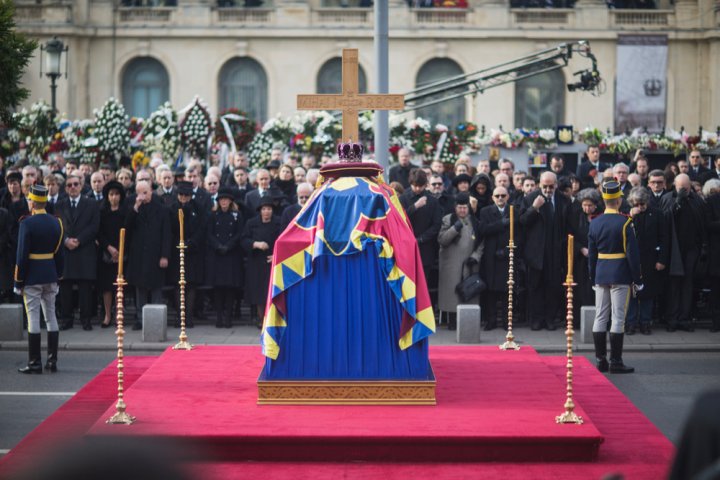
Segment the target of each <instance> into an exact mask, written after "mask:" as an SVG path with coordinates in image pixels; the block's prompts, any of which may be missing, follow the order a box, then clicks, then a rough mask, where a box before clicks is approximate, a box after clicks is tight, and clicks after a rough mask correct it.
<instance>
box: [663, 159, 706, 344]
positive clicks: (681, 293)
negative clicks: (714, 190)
mask: <svg viewBox="0 0 720 480" xmlns="http://www.w3.org/2000/svg"><path fill="white" fill-rule="evenodd" d="M662 208H663V211H664V212H665V214H666V215H667V217H668V220H669V222H670V235H671V239H672V240H671V242H672V243H671V248H672V250H671V251H670V252H671V253H670V318H669V319H668V327H667V329H668V331H669V332H674V331H675V330H677V329H678V328H679V329H681V330H685V331H688V332H692V331H693V330H694V327H693V325H692V318H691V313H692V299H693V284H694V282H693V280H694V276H695V267H696V266H697V262H698V259H699V258H700V249H701V247H702V243H703V236H704V234H705V231H704V221H705V215H704V208H705V207H704V204H703V200H702V199H701V198H700V197H699V196H698V195H697V194H696V193H695V192H694V191H693V190H692V186H691V185H690V177H689V176H688V175H686V174H684V173H681V174H680V175H678V176H677V177H675V190H674V191H672V192H668V193H666V194H665V195H664V196H663V198H662Z"/></svg>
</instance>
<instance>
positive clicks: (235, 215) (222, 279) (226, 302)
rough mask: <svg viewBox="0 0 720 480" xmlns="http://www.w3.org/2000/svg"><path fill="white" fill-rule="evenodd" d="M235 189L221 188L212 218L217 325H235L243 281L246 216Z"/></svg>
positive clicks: (210, 267) (210, 275)
mask: <svg viewBox="0 0 720 480" xmlns="http://www.w3.org/2000/svg"><path fill="white" fill-rule="evenodd" d="M233 198H234V195H233V191H232V189H231V188H229V187H223V188H221V189H220V190H219V191H218V197H217V202H218V203H217V205H216V206H215V207H213V211H212V213H211V214H210V219H209V221H208V235H207V247H208V248H207V255H206V257H205V264H206V267H207V278H206V282H205V283H207V284H208V285H212V286H213V287H214V289H213V290H214V301H215V311H216V312H217V321H216V323H215V326H216V327H217V328H223V327H224V328H231V327H232V306H233V300H234V299H235V295H234V293H235V292H237V291H239V290H240V288H241V287H242V283H243V265H242V263H243V255H242V253H243V252H242V247H241V245H240V240H241V238H242V232H243V227H244V226H245V220H244V218H243V215H242V213H241V212H240V211H239V210H238V207H237V205H235V203H233Z"/></svg>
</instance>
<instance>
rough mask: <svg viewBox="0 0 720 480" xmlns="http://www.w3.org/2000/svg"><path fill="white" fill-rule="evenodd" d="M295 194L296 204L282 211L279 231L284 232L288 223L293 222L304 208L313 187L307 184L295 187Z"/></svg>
mask: <svg viewBox="0 0 720 480" xmlns="http://www.w3.org/2000/svg"><path fill="white" fill-rule="evenodd" d="M295 192H296V196H297V202H296V203H293V204H292V205H288V206H287V207H285V210H283V213H282V215H281V216H280V230H281V231H284V230H285V229H286V228H287V226H288V225H290V222H292V221H293V219H294V218H295V216H296V215H297V214H298V213H299V212H300V210H302V207H303V206H305V204H306V203H307V201H308V199H309V198H310V195H312V192H313V186H312V185H310V184H309V183H307V182H304V183H301V184H299V185H298V186H297V188H296V189H295Z"/></svg>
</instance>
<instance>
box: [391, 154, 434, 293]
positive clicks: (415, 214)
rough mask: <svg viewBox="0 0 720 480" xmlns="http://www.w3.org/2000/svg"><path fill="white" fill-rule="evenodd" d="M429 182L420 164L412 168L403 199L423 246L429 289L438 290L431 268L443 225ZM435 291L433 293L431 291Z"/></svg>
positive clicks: (418, 241) (417, 236)
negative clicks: (428, 189) (428, 186)
mask: <svg viewBox="0 0 720 480" xmlns="http://www.w3.org/2000/svg"><path fill="white" fill-rule="evenodd" d="M426 186H427V174H426V173H425V172H424V171H423V170H420V169H419V168H417V169H415V170H413V171H411V172H410V190H407V191H406V192H405V193H403V195H402V196H401V197H400V203H401V204H402V206H403V208H404V209H405V212H406V213H407V215H408V219H409V220H410V225H412V229H413V233H414V234H415V239H416V240H417V243H418V247H419V248H420V258H421V260H422V264H423V271H424V273H425V280H426V281H427V286H428V290H430V291H431V292H436V291H437V279H436V278H434V277H435V276H434V275H433V274H432V269H433V268H434V266H435V263H437V257H438V251H439V247H438V242H437V237H438V233H440V227H441V226H442V209H441V208H440V204H439V203H438V202H437V200H436V199H435V197H434V196H433V195H432V194H431V193H430V192H428V191H427V190H426V189H425V187H426ZM432 295H433V293H431V296H432ZM433 303H435V302H433Z"/></svg>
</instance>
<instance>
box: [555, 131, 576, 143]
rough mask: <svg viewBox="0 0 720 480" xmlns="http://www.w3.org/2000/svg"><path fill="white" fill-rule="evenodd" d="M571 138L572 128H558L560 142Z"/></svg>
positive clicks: (565, 141)
mask: <svg viewBox="0 0 720 480" xmlns="http://www.w3.org/2000/svg"><path fill="white" fill-rule="evenodd" d="M572 138H573V136H572V130H570V129H569V128H561V129H560V130H558V139H559V140H560V141H561V142H563V143H567V142H569V141H570V140H572Z"/></svg>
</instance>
